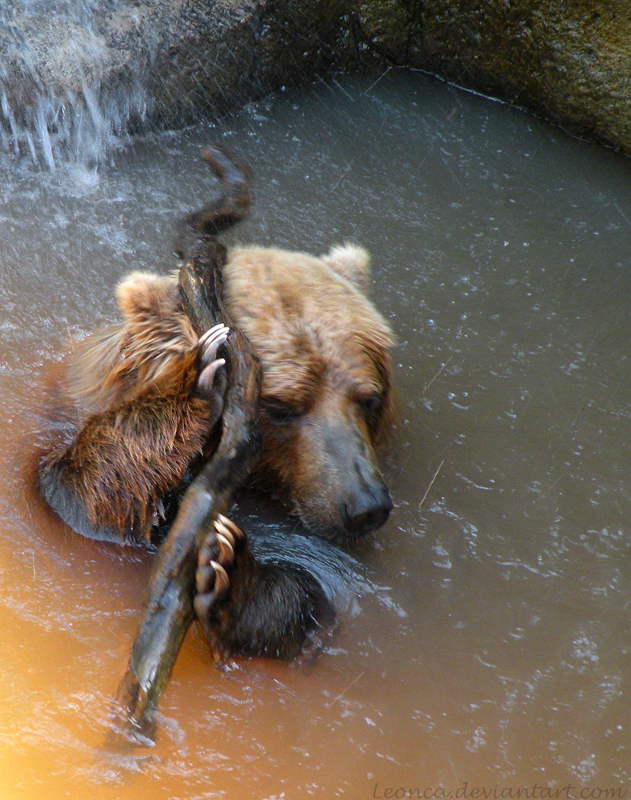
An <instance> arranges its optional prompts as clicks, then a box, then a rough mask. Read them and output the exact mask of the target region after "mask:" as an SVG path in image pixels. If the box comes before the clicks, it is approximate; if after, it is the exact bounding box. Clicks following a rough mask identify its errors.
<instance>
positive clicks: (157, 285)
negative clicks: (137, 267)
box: [116, 272, 176, 322]
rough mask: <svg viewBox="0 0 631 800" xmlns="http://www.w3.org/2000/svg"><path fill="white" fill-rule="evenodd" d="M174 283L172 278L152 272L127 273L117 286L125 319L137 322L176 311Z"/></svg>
mask: <svg viewBox="0 0 631 800" xmlns="http://www.w3.org/2000/svg"><path fill="white" fill-rule="evenodd" d="M172 284H173V281H172V280H171V279H169V278H166V277H163V276H159V275H153V274H152V273H150V272H132V273H131V274H130V275H127V276H126V277H125V278H124V279H123V280H122V281H121V282H120V283H119V284H118V286H117V287H116V298H117V300H118V306H119V308H120V310H121V311H122V312H123V315H124V317H125V319H126V320H127V321H128V322H137V321H140V320H147V319H148V318H150V317H158V318H160V317H161V316H162V315H164V314H165V313H168V312H173V311H175V307H174V304H175V299H176V298H175V297H174V296H173V295H174V293H173V287H172ZM171 306H173V307H171Z"/></svg>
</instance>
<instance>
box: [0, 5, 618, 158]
mask: <svg viewBox="0 0 631 800" xmlns="http://www.w3.org/2000/svg"><path fill="white" fill-rule="evenodd" d="M393 65H396V66H401V67H417V68H420V69H424V70H428V71H430V72H433V73H435V74H437V75H440V76H442V77H445V78H447V79H449V80H451V81H453V82H455V83H457V84H460V85H462V86H466V87H470V88H473V89H476V90H478V91H482V92H485V93H488V94H492V95H494V96H497V97H500V98H502V99H504V100H507V101H509V102H512V103H515V104H518V105H520V106H522V107H524V108H527V109H530V110H532V111H534V112H536V113H538V114H540V115H541V116H544V117H545V118H547V119H549V120H551V121H553V122H555V123H557V124H560V125H562V126H565V127H566V128H568V129H569V130H571V131H573V132H575V133H577V134H579V135H581V136H587V137H590V138H593V139H595V140H597V141H600V142H604V143H606V144H609V145H611V146H613V147H615V148H618V149H620V150H622V151H623V152H625V153H631V4H629V2H628V0H607V3H604V2H594V0H548V2H545V3H543V2H541V0H369V1H368V2H361V0H4V2H3V3H2V4H0V143H3V144H4V147H5V149H13V150H15V151H16V152H18V153H24V152H27V153H28V152H29V151H30V154H31V156H32V157H33V159H34V160H36V161H41V160H43V161H44V162H47V163H48V165H49V166H51V167H54V164H55V161H56V159H58V158H59V155H60V153H63V152H64V151H65V154H66V155H67V154H68V153H70V155H71V157H73V158H76V159H78V160H83V161H90V160H94V159H98V158H99V154H102V153H103V152H104V151H105V150H106V149H107V143H108V141H109V139H110V138H113V137H115V136H117V135H118V134H119V133H121V132H123V131H127V130H130V129H131V130H133V129H134V128H138V127H141V126H144V125H146V124H148V123H150V124H161V125H175V124H184V123H187V122H190V121H192V120H194V119H197V118H200V117H201V116H213V115H217V114H220V113H223V112H224V111H226V110H227V109H229V108H230V107H234V106H237V105H239V104H241V103H243V102H246V101H248V100H252V99H255V98H257V97H261V96H263V95H264V94H266V93H267V92H269V91H272V90H274V89H276V88H278V87H279V86H281V85H283V84H294V83H298V82H301V81H309V80H313V79H314V78H315V77H316V76H317V75H318V74H324V73H326V72H328V71H331V70H334V69H337V70H339V69H345V70H354V71H357V70H361V71H367V70H379V69H385V68H387V67H388V66H393Z"/></svg>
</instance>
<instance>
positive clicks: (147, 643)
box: [108, 149, 261, 750]
mask: <svg viewBox="0 0 631 800" xmlns="http://www.w3.org/2000/svg"><path fill="white" fill-rule="evenodd" d="M202 157H203V158H204V159H205V160H206V161H207V162H208V163H209V164H210V166H211V168H212V169H213V170H214V171H215V173H216V174H217V176H218V177H219V179H220V181H221V184H222V188H223V189H224V192H225V194H224V196H223V197H222V199H221V201H220V202H216V203H214V204H209V206H207V207H206V208H205V209H203V210H202V211H201V212H199V214H198V215H195V216H193V217H191V218H189V220H187V223H188V225H189V226H192V227H194V228H195V229H196V230H197V232H198V233H201V234H203V235H204V237H203V239H202V240H201V241H199V242H198V244H197V245H196V249H195V252H194V254H193V256H192V258H191V259H190V260H188V261H187V262H186V263H185V264H184V265H183V266H182V268H181V270H180V277H179V284H180V291H181V295H182V300H183V303H184V306H185V309H186V311H187V313H188V315H189V317H190V319H191V321H192V323H193V326H194V327H195V329H196V331H197V333H198V334H201V333H203V332H204V331H206V330H208V329H209V328H211V327H212V326H213V325H215V324H216V323H218V322H223V323H224V324H225V325H227V326H228V327H230V329H231V334H230V336H229V338H228V341H227V343H226V345H225V348H226V349H227V358H226V360H227V364H226V370H227V381H228V382H227V388H226V394H225V400H224V412H223V417H222V432H221V437H220V440H219V444H218V446H217V449H216V451H215V453H214V454H213V456H212V457H211V458H210V460H209V461H208V462H207V463H206V465H205V466H204V468H203V469H202V471H201V472H200V473H199V475H198V476H197V477H196V478H195V480H194V481H193V482H192V483H191V485H190V486H189V488H188V489H187V491H186V493H185V495H184V498H183V500H182V504H181V506H180V509H179V512H178V515H177V517H176V519H175V521H174V523H173V525H172V526H171V529H170V531H169V534H168V536H167V538H166V540H165V541H164V542H163V544H162V545H161V546H160V549H159V551H158V553H157V555H156V559H155V562H154V565H153V569H152V572H151V576H150V580H149V587H148V593H147V599H146V601H145V604H144V610H143V614H142V618H141V620H140V624H139V627H138V633H137V634H136V639H135V641H134V645H133V648H132V651H131V655H130V658H129V663H128V666H127V671H126V673H125V675H124V677H123V679H122V681H121V683H120V685H119V688H118V692H117V696H116V704H115V711H114V719H113V722H112V727H111V730H110V733H109V736H108V745H109V746H110V747H113V748H114V749H116V750H121V749H122V750H126V749H129V748H130V747H133V746H134V745H138V744H150V743H152V741H153V737H154V734H155V721H154V712H155V709H156V707H157V704H158V701H159V698H160V695H161V693H162V691H163V689H164V688H165V686H166V684H167V682H168V680H169V678H170V676H171V672H172V670H173V666H174V664H175V660H176V658H177V655H178V652H179V650H180V647H181V644H182V641H183V639H184V636H185V634H186V631H187V629H188V627H189V625H190V623H191V622H192V620H193V618H194V611H193V593H194V583H195V569H196V563H197V553H198V551H199V548H200V546H201V544H202V543H203V541H204V538H205V536H206V534H207V532H208V530H209V527H210V524H211V522H212V520H213V519H214V517H215V516H216V515H217V514H220V513H222V514H223V513H226V512H227V511H228V510H229V508H230V505H231V504H232V496H233V494H234V492H235V491H236V490H237V489H238V488H239V487H240V486H241V484H242V483H243V482H244V481H245V479H246V478H247V477H248V475H249V473H250V471H251V469H252V468H253V466H254V464H255V462H256V460H257V457H258V454H259V450H260V446H261V436H260V431H259V427H258V413H257V407H258V399H259V393H260V384H261V375H260V368H259V364H258V360H257V359H256V357H255V356H254V355H253V354H252V351H251V349H250V345H249V342H248V340H247V339H246V338H245V337H244V336H243V335H242V334H241V333H240V331H239V330H237V329H236V328H235V327H234V325H233V324H232V322H231V321H230V319H229V317H228V316H227V314H226V311H225V308H224V305H223V301H222V295H221V268H222V266H223V264H224V262H225V254H226V251H225V248H224V247H223V246H222V245H221V244H220V243H218V242H217V241H216V240H215V239H214V238H212V235H211V236H209V235H208V234H213V233H215V232H216V231H218V230H222V229H225V227H227V225H225V224H223V223H222V221H223V219H224V217H225V216H226V215H228V214H229V215H230V222H229V224H232V223H234V222H235V221H237V220H238V219H240V218H241V217H242V216H243V215H244V214H245V211H246V210H247V206H248V203H249V196H248V191H247V179H246V176H245V171H244V169H243V168H242V167H241V166H240V165H239V164H238V163H236V162H234V161H233V160H231V159H230V158H229V157H227V156H226V155H225V153H223V152H222V151H221V150H218V149H211V150H207V151H204V152H203V153H202Z"/></svg>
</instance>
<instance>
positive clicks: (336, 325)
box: [40, 245, 392, 539]
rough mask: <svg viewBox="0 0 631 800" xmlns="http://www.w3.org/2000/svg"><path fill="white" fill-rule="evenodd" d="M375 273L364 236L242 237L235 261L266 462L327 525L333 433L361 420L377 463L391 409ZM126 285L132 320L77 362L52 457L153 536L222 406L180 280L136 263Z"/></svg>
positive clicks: (59, 395) (120, 523) (285, 488)
mask: <svg viewBox="0 0 631 800" xmlns="http://www.w3.org/2000/svg"><path fill="white" fill-rule="evenodd" d="M367 283H368V256H367V254H366V253H365V251H363V250H362V249H360V248H357V247H354V246H350V245H349V246H345V247H340V248H334V249H333V250H332V251H331V252H330V253H329V254H328V255H327V256H324V257H322V258H320V259H319V258H314V257H313V256H309V255H307V254H303V253H288V252H285V251H281V250H276V249H264V248H236V249H234V250H233V251H231V253H230V255H229V258H228V262H227V264H226V265H225V267H224V294H225V301H226V306H227V309H228V312H229V314H230V316H231V317H232V319H233V320H234V321H235V323H236V324H237V325H239V327H240V328H241V330H242V331H243V332H244V333H245V334H246V335H247V336H248V338H249V339H250V341H251V343H252V346H253V349H254V351H255V353H256V354H257V355H258V356H259V358H260V359H261V362H262V367H263V391H262V397H261V418H262V424H263V430H264V452H263V456H262V460H261V463H260V465H259V470H258V474H259V476H261V477H262V478H268V479H269V478H271V482H272V483H273V484H274V488H275V490H276V491H277V492H278V491H279V490H281V491H282V493H284V494H285V495H286V496H288V497H289V498H291V500H292V501H293V504H294V510H295V511H296V512H297V513H299V514H300V516H301V517H302V519H303V521H304V522H305V523H306V524H307V525H308V527H311V528H312V529H316V530H325V529H327V528H337V529H339V528H340V521H339V511H338V509H337V508H336V502H337V497H338V494H339V484H340V482H342V481H343V480H344V475H343V474H338V470H339V471H343V469H342V467H341V466H340V467H339V468H338V467H336V464H335V463H332V459H331V458H330V451H331V447H329V446H327V445H326V441H327V437H328V439H330V440H331V441H332V442H335V441H336V437H338V434H337V433H336V431H338V432H339V431H342V430H344V431H351V433H350V434H348V435H352V437H354V440H355V441H357V442H358V446H360V447H361V448H363V449H365V451H366V454H367V455H366V457H367V458H368V460H369V461H370V463H373V462H374V458H375V457H374V452H373V446H374V445H375V444H376V443H377V442H378V440H379V438H380V436H381V435H382V433H383V432H384V430H385V429H387V427H388V425H389V423H390V421H391V415H392V405H391V387H390V384H391V368H390V359H389V355H388V348H389V347H390V346H391V345H392V337H391V333H390V330H389V328H388V326H387V324H386V323H385V321H384V320H383V318H382V317H381V316H380V315H379V314H378V313H377V311H376V309H375V308H374V306H373V305H372V304H371V303H370V302H369V301H368V299H367V298H366V295H365V291H366V286H367ZM117 296H118V302H119V306H120V309H121V312H122V314H123V317H124V319H125V322H124V323H123V324H122V325H120V326H117V327H114V328H111V329H108V330H107V331H104V332H101V333H97V334H95V335H94V336H92V337H90V338H89V339H87V340H85V341H84V342H82V343H80V344H79V345H78V346H77V347H76V348H75V350H74V351H73V352H72V353H71V354H70V355H69V356H68V358H67V359H66V361H65V362H64V365H63V370H62V377H61V379H60V380H59V381H58V382H57V384H56V388H55V394H54V396H53V402H52V404H51V409H52V411H51V417H50V420H51V431H52V434H51V437H52V438H51V444H50V446H49V447H48V448H47V449H48V453H47V455H46V457H45V459H44V460H43V462H42V467H43V470H44V472H46V471H47V470H48V471H49V472H50V471H51V470H52V471H55V470H58V471H60V472H62V473H63V475H64V476H66V477H65V478H64V480H66V481H71V482H72V483H73V485H72V487H70V488H71V490H72V492H73V494H74V496H75V497H76V499H77V501H78V502H79V503H80V504H81V505H82V507H83V509H84V512H85V516H86V517H87V520H88V523H89V525H91V526H92V527H93V528H95V529H96V528H98V527H102V528H105V529H108V530H110V531H113V532H114V533H115V535H116V536H117V537H120V538H123V539H130V538H138V537H140V538H144V539H148V538H149V537H150V532H151V528H152V525H153V524H154V523H155V521H156V516H159V514H160V498H161V497H162V496H163V495H165V494H166V493H168V492H170V491H172V490H174V489H175V488H176V487H177V486H178V484H179V483H180V481H181V480H182V478H183V477H184V475H185V473H186V471H187V469H188V468H189V467H190V465H191V464H192V463H193V462H195V460H196V459H198V458H200V457H201V456H202V455H203V454H204V452H205V448H206V449H207V448H208V447H209V435H210V433H211V428H212V424H213V420H212V409H211V408H210V407H209V402H208V399H207V398H203V397H200V396H198V394H196V391H195V387H196V379H197V376H198V350H197V349H196V343H197V337H196V335H195V334H194V332H193V330H192V328H191V325H190V323H189V321H188V319H187V317H186V316H185V314H184V313H183V311H182V308H181V305H180V300H179V294H178V288H177V281H176V279H175V278H174V277H156V276H153V275H148V274H144V273H133V274H132V275H130V276H129V277H128V278H126V279H125V280H124V281H123V282H122V283H121V284H120V285H119V286H118V288H117ZM284 409H286V410H287V412H288V413H287V418H286V419H284V420H283V419H280V417H282V415H283V410H284ZM345 435H346V433H345ZM40 473H41V470H40Z"/></svg>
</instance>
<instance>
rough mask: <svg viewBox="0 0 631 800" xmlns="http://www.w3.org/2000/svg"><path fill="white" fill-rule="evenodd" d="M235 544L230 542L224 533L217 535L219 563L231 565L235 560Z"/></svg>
mask: <svg viewBox="0 0 631 800" xmlns="http://www.w3.org/2000/svg"><path fill="white" fill-rule="evenodd" d="M233 545H234V542H232V541H230V540H229V539H228V538H227V537H226V536H224V535H223V533H218V534H217V546H218V548H219V562H220V563H221V564H230V563H231V562H232V560H233V559H234V546H233Z"/></svg>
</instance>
